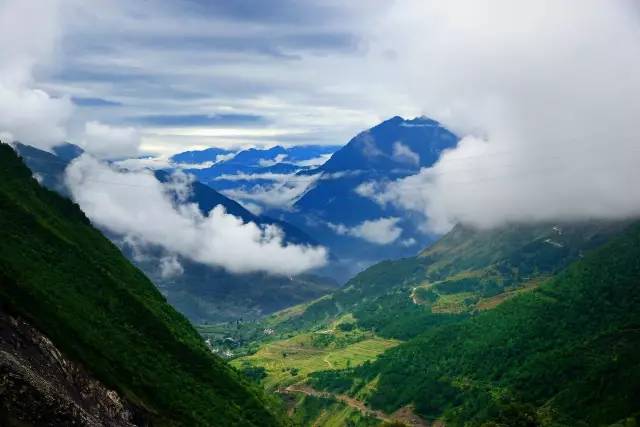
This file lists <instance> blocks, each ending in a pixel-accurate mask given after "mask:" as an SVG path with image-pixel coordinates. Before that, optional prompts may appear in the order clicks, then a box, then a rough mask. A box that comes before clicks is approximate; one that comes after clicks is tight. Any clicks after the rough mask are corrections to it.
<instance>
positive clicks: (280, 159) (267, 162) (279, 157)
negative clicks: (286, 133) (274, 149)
mask: <svg viewBox="0 0 640 427" xmlns="http://www.w3.org/2000/svg"><path fill="white" fill-rule="evenodd" d="M286 158H287V155H286V154H284V153H283V154H278V155H276V156H275V157H274V158H273V159H259V160H258V165H259V166H261V167H263V168H266V167H269V166H273V165H277V164H278V163H282V162H283V161H284V159H286Z"/></svg>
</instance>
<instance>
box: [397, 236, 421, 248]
mask: <svg viewBox="0 0 640 427" xmlns="http://www.w3.org/2000/svg"><path fill="white" fill-rule="evenodd" d="M417 243H418V242H417V241H416V239H414V238H413V237H409V238H408V239H403V240H401V241H400V245H401V246H404V247H405V248H408V247H410V246H413V245H415V244H417Z"/></svg>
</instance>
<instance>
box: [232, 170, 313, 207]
mask: <svg viewBox="0 0 640 427" xmlns="http://www.w3.org/2000/svg"><path fill="white" fill-rule="evenodd" d="M223 176H224V177H225V178H224V179H227V180H228V179H229V178H234V179H235V178H238V179H270V180H275V181H276V182H274V183H273V184H264V185H263V184H258V185H254V186H251V187H249V188H234V189H230V190H223V191H222V193H224V195H225V196H227V197H230V198H232V199H234V200H239V201H241V202H242V203H247V202H251V203H257V204H259V205H262V206H263V207H267V208H278V209H289V208H290V207H291V206H292V205H293V204H294V203H295V202H296V201H297V200H298V199H299V198H300V196H302V195H303V194H304V193H305V192H306V191H307V190H308V189H309V188H310V187H311V186H312V185H313V183H314V182H315V181H316V180H318V179H320V174H317V175H309V176H297V175H295V174H294V175H282V174H272V173H262V174H253V175H245V174H237V175H223ZM220 178H222V176H221V177H220Z"/></svg>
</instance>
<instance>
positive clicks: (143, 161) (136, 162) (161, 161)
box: [113, 156, 187, 171]
mask: <svg viewBox="0 0 640 427" xmlns="http://www.w3.org/2000/svg"><path fill="white" fill-rule="evenodd" d="M113 164H114V165H116V166H118V167H119V168H121V169H128V170H132V171H138V170H141V169H152V170H158V169H168V168H171V167H173V164H172V163H171V162H170V161H169V158H168V157H164V156H160V157H138V158H131V159H124V160H118V161H115V162H113ZM185 169H187V168H185Z"/></svg>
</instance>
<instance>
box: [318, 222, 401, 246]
mask: <svg viewBox="0 0 640 427" xmlns="http://www.w3.org/2000/svg"><path fill="white" fill-rule="evenodd" d="M399 221H400V218H395V217H390V218H379V219H375V220H367V221H363V222H362V223H360V224H358V225H356V226H355V227H352V228H349V227H347V226H345V225H344V224H333V223H328V224H327V225H328V226H329V228H330V229H332V230H333V231H334V232H335V233H336V234H340V235H345V236H352V237H357V238H359V239H363V240H366V241H367V242H369V243H375V244H376V245H388V244H390V243H393V242H395V241H396V240H398V238H399V237H400V236H401V235H402V228H400V227H399V226H398V225H397V224H398V222H399Z"/></svg>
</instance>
